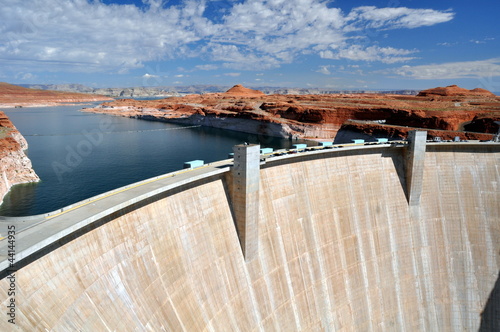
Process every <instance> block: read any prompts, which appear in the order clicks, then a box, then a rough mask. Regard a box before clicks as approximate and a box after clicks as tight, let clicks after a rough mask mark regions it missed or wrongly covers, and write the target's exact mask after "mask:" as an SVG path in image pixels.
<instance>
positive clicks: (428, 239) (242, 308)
mask: <svg viewBox="0 0 500 332" xmlns="http://www.w3.org/2000/svg"><path fill="white" fill-rule="evenodd" d="M404 164H405V154H404V152H403V148H394V147H375V148H370V149H353V150H345V151H338V150H337V151H335V152H333V151H332V152H331V153H330V152H329V153H324V154H323V153H311V154H307V153H305V154H303V155H299V156H297V157H295V158H288V157H287V158H283V159H279V158H276V160H275V161H272V160H270V161H268V162H267V163H266V165H264V166H263V167H262V169H261V171H260V191H259V201H260V204H259V218H258V229H259V232H258V242H259V246H258V251H257V254H256V257H255V258H254V259H253V260H251V261H247V262H246V261H245V259H244V256H243V254H242V251H241V247H240V243H239V239H238V234H237V232H236V228H235V225H234V219H233V215H232V212H231V206H230V205H231V202H230V198H229V197H230V196H231V195H230V193H229V192H228V184H227V182H226V181H227V180H226V173H224V172H216V173H214V174H213V175H211V176H210V177H207V178H205V179H203V178H200V179H199V180H198V181H197V182H196V183H194V184H192V185H191V186H187V187H182V188H178V189H176V190H173V191H170V192H168V193H167V194H164V195H156V196H150V197H149V198H148V199H147V201H145V202H143V203H141V204H136V205H133V206H129V207H128V208H124V209H119V210H116V211H114V212H113V213H112V214H111V215H109V216H107V217H106V218H105V219H106V220H104V221H102V222H101V223H100V225H99V227H94V228H90V229H89V230H88V231H86V232H84V233H82V234H81V235H79V236H78V237H76V238H73V239H70V240H68V241H65V242H64V245H60V246H54V247H53V248H52V249H51V250H50V251H48V252H45V253H44V254H43V255H40V257H38V258H37V259H35V260H33V261H32V262H30V263H29V264H27V265H25V266H23V267H22V268H21V269H20V270H19V271H17V273H16V290H17V292H16V303H17V304H18V306H17V308H16V323H17V325H18V326H19V327H20V328H21V329H23V330H44V329H48V330H54V331H68V330H83V331H100V330H117V331H128V330H145V331H147V330H151V331H158V330H162V329H165V330H171V331H180V330H183V331H204V330H208V331H238V330H239V331H249V330H261V331H275V330H279V331H296V330H314V331H318V330H324V331H331V330H345V331H352V330H357V331H366V330H372V331H401V330H406V331H414V330H447V331H463V330H470V331H475V330H478V329H479V328H480V326H481V324H483V325H482V327H484V326H486V325H485V324H494V322H493V323H492V321H491V320H490V321H485V320H484V319H483V321H482V320H481V319H482V317H481V312H485V313H490V312H495V310H497V309H498V301H496V299H495V298H492V295H491V294H492V290H493V288H494V287H495V283H496V284H497V286H496V287H500V286H498V284H499V283H500V282H499V281H498V273H499V270H500V217H499V215H500V203H499V202H500V166H499V165H500V145H492V144H485V145H453V144H449V145H447V144H436V145H434V144H428V145H427V150H426V155H425V163H424V170H423V178H422V179H423V180H422V192H421V197H420V216H419V219H418V220H416V219H414V218H411V215H410V209H409V206H408V201H407V199H406V194H405V190H406V179H405V170H404ZM33 229H35V228H33ZM8 289H9V281H8V280H7V278H4V279H2V280H0V294H1V296H0V298H1V299H2V301H3V303H2V305H3V306H4V308H5V305H6V304H7V302H8V301H9V296H8V295H7V294H8ZM495 303H496V304H495ZM495 305H496V307H495ZM495 308H496V309H495ZM483 317H486V316H485V314H483ZM486 318H487V317H486ZM493 319H495V317H493ZM492 326H493V327H495V326H494V325H492ZM10 327H11V325H10V324H8V323H7V319H6V317H4V319H0V330H6V329H8V328H10Z"/></svg>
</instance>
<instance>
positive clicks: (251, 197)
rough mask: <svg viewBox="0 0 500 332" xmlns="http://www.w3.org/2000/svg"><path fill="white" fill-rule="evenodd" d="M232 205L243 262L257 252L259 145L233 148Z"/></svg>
mask: <svg viewBox="0 0 500 332" xmlns="http://www.w3.org/2000/svg"><path fill="white" fill-rule="evenodd" d="M233 152H234V166H233V168H232V175H233V188H232V189H233V190H232V205H233V212H234V217H235V219H236V228H237V230H238V236H239V239H240V243H241V248H242V251H243V255H244V256H245V260H247V261H250V260H252V259H253V258H254V257H255V256H256V255H257V252H258V235H259V233H258V227H257V226H258V222H259V187H260V145H257V144H251V145H235V146H234V147H233Z"/></svg>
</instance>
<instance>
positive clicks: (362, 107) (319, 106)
mask: <svg viewBox="0 0 500 332" xmlns="http://www.w3.org/2000/svg"><path fill="white" fill-rule="evenodd" d="M83 111H86V112H95V113H106V114H112V115H118V116H126V117H132V118H138V119H146V120H157V121H165V122H172V123H179V124H189V125H192V124H201V125H206V126H212V127H219V128H224V129H230V130H237V131H243V132H249V133H253V134H262V135H270V136H278V137H291V138H308V139H333V138H335V136H336V134H337V132H338V131H339V130H341V129H348V130H351V131H356V132H360V133H366V134H370V135H376V136H380V137H384V136H385V137H392V138H395V139H397V138H406V136H407V132H408V131H409V130H413V129H415V128H421V129H425V130H427V131H428V134H429V138H432V137H437V136H439V137H441V138H442V139H453V138H454V137H457V136H458V137H460V138H461V139H479V140H489V139H491V138H492V136H493V134H495V133H496V132H497V130H498V125H496V124H495V121H499V120H500V97H498V96H496V95H494V94H493V93H491V92H489V91H487V90H484V89H473V90H467V89H464V88H460V87H458V86H456V85H452V86H448V87H439V88H434V89H428V90H424V91H421V92H420V93H419V94H418V95H417V96H409V95H393V94H375V93H366V94H329V95H266V94H264V93H263V92H261V91H258V90H252V89H248V88H245V87H243V86H242V85H235V86H234V87H232V88H231V89H229V90H228V91H227V92H225V93H207V94H199V95H187V96H184V97H172V98H167V99H159V100H148V101H137V100H133V99H119V100H116V101H113V102H106V103H103V104H102V105H100V106H99V107H97V108H87V109H84V110H83Z"/></svg>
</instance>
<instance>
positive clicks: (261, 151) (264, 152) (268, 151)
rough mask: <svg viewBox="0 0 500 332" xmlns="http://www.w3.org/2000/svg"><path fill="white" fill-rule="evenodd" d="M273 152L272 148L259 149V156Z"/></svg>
mask: <svg viewBox="0 0 500 332" xmlns="http://www.w3.org/2000/svg"><path fill="white" fill-rule="evenodd" d="M271 152H273V148H262V149H260V154H266V153H271Z"/></svg>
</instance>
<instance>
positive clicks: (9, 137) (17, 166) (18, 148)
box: [0, 111, 40, 202]
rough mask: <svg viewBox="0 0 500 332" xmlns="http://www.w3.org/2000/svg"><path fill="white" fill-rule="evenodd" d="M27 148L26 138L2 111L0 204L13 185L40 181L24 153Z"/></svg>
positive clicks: (0, 122)
mask: <svg viewBox="0 0 500 332" xmlns="http://www.w3.org/2000/svg"><path fill="white" fill-rule="evenodd" d="M27 148H28V143H27V142H26V140H25V139H24V137H23V136H22V135H21V133H20V132H19V131H18V130H17V129H16V127H14V125H13V124H12V122H11V121H10V120H9V118H8V117H7V115H5V113H4V112H1V111H0V202H1V201H2V200H3V198H4V196H5V194H7V192H8V191H9V189H10V188H11V187H12V186H13V185H15V184H19V183H28V182H37V181H39V180H40V179H39V178H38V176H37V175H36V173H35V171H34V170H33V168H32V167H31V161H30V160H29V159H28V157H27V156H26V154H25V153H24V150H26V149H27Z"/></svg>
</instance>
